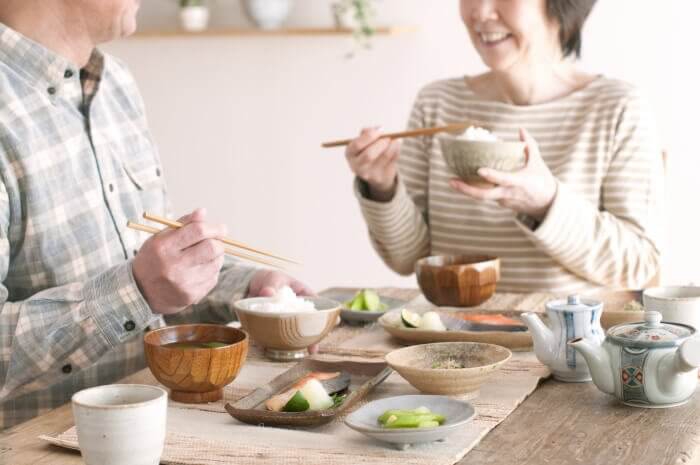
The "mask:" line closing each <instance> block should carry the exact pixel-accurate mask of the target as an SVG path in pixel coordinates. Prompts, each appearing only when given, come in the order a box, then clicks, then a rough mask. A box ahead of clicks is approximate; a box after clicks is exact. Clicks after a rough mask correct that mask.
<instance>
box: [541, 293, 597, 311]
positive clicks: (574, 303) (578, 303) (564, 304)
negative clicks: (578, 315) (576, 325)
mask: <svg viewBox="0 0 700 465" xmlns="http://www.w3.org/2000/svg"><path fill="white" fill-rule="evenodd" d="M602 305H603V304H602V302H598V301H597V300H592V299H581V297H579V296H578V295H576V294H574V295H570V296H568V297H567V298H566V299H560V300H552V301H549V302H547V303H546V304H545V306H546V307H547V310H553V311H558V312H580V311H585V310H589V311H590V310H597V309H599V308H601V307H602Z"/></svg>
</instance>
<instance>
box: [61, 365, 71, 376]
mask: <svg viewBox="0 0 700 465" xmlns="http://www.w3.org/2000/svg"><path fill="white" fill-rule="evenodd" d="M61 371H62V372H64V373H65V374H68V373H70V372H71V371H73V367H72V366H71V365H70V363H68V364H66V365H63V367H62V368H61Z"/></svg>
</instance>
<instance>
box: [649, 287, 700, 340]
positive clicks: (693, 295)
mask: <svg viewBox="0 0 700 465" xmlns="http://www.w3.org/2000/svg"><path fill="white" fill-rule="evenodd" d="M642 299H643V302H644V308H645V309H646V310H653V311H656V312H659V313H661V315H662V317H663V320H664V321H668V322H673V323H682V324H685V325H689V326H692V327H693V328H695V329H697V330H698V331H700V286H664V287H652V288H650V289H647V290H645V291H644V294H643V296H642Z"/></svg>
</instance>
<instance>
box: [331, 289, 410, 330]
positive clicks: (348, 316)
mask: <svg viewBox="0 0 700 465" xmlns="http://www.w3.org/2000/svg"><path fill="white" fill-rule="evenodd" d="M355 294H357V293H356V292H338V293H334V294H328V295H326V294H324V297H328V298H329V299H333V300H335V301H338V302H340V303H341V305H345V302H347V301H348V300H350V299H352V298H353V297H355ZM379 297H380V298H381V299H382V303H385V304H386V305H387V309H386V310H382V311H379V312H370V311H366V310H350V309H349V308H345V307H344V306H343V307H342V309H341V310H340V318H341V319H342V320H343V321H344V322H346V323H348V324H351V325H358V324H365V323H372V322H374V321H377V320H378V319H379V318H380V317H381V316H382V315H384V314H385V313H387V312H390V311H391V310H395V309H400V308H403V307H405V306H406V304H407V302H406V301H405V300H400V299H392V298H390V297H384V296H381V295H380V296H379Z"/></svg>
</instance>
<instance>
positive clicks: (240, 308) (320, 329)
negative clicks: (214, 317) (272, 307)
mask: <svg viewBox="0 0 700 465" xmlns="http://www.w3.org/2000/svg"><path fill="white" fill-rule="evenodd" d="M305 299H307V300H310V301H312V302H313V303H314V306H315V307H316V311H313V312H303V313H298V312H297V313H268V312H261V311H254V310H251V307H252V306H254V305H255V304H260V303H263V302H265V301H267V300H270V298H268V297H253V298H248V299H243V300H239V301H238V302H236V303H234V304H233V307H234V310H235V311H236V315H238V319H239V320H240V322H241V326H242V327H243V329H245V330H246V331H247V332H248V333H249V334H250V337H251V338H252V339H253V340H254V341H255V342H256V343H258V344H259V345H261V346H262V347H264V348H265V355H266V356H267V357H268V358H271V359H273V360H278V361H290V360H297V359H301V358H304V357H306V355H308V353H307V351H306V348H307V347H308V346H310V345H312V344H316V343H317V342H319V341H321V339H323V338H324V337H325V336H326V335H327V334H328V333H329V332H330V331H331V330H332V329H333V328H334V327H335V325H336V323H337V322H338V318H339V315H340V309H341V304H340V303H339V302H336V301H335V300H331V299H325V298H323V297H305Z"/></svg>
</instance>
